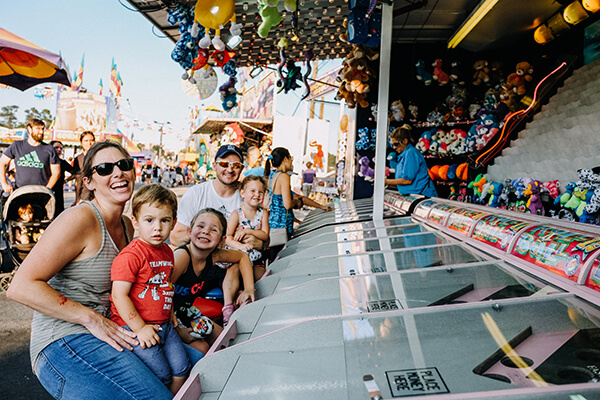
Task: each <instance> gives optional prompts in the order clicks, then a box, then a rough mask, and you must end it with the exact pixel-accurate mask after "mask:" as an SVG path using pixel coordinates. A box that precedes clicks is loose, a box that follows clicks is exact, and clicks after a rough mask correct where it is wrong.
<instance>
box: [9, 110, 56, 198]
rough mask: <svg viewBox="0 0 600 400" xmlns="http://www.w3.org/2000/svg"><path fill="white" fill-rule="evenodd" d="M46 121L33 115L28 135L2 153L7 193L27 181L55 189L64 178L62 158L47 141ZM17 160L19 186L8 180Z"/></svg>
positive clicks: (16, 176) (17, 182)
mask: <svg viewBox="0 0 600 400" xmlns="http://www.w3.org/2000/svg"><path fill="white" fill-rule="evenodd" d="M45 129H46V123H45V122H44V121H42V120H40V119H37V118H32V119H30V120H29V122H28V123H27V139H24V140H17V141H16V142H13V143H12V144H11V145H10V146H8V149H6V151H5V152H4V154H2V157H0V183H1V184H2V190H4V191H5V192H7V193H10V192H12V191H13V189H16V188H19V187H22V186H27V185H41V186H46V187H47V188H49V189H52V188H53V187H54V186H55V185H56V182H57V181H58V179H59V178H60V159H59V158H58V154H57V153H56V150H55V149H54V147H53V146H51V145H49V144H47V143H44V142H43V140H44V130H45ZM13 159H14V160H15V187H14V188H13V186H12V185H10V184H9V183H8V181H7V180H6V170H7V168H8V164H9V163H10V161H11V160H13Z"/></svg>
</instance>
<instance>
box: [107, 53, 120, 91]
mask: <svg viewBox="0 0 600 400" xmlns="http://www.w3.org/2000/svg"><path fill="white" fill-rule="evenodd" d="M117 85H118V84H117V64H115V59H114V58H113V60H112V67H111V69H110V84H109V86H108V88H109V91H110V95H111V96H116V95H117Z"/></svg>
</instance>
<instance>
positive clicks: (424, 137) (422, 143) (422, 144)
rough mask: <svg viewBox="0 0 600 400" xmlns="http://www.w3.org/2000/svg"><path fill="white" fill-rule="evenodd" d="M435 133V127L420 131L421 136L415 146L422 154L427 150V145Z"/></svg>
mask: <svg viewBox="0 0 600 400" xmlns="http://www.w3.org/2000/svg"><path fill="white" fill-rule="evenodd" d="M434 133H435V129H429V130H427V131H425V132H423V133H421V137H420V138H419V140H418V142H417V145H416V146H415V147H416V148H417V150H419V151H420V152H421V153H423V154H427V153H428V151H429V146H430V145H431V139H432V137H433V135H434Z"/></svg>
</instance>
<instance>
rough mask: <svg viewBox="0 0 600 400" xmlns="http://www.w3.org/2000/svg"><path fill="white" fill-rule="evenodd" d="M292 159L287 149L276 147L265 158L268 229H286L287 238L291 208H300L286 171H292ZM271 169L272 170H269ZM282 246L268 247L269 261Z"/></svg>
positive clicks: (291, 216) (289, 229) (300, 201)
mask: <svg viewBox="0 0 600 400" xmlns="http://www.w3.org/2000/svg"><path fill="white" fill-rule="evenodd" d="M293 161H294V158H293V157H292V156H291V155H290V152H289V150H288V149H286V148H284V147H276V148H275V149H273V151H272V152H271V155H270V156H268V157H267V163H266V165H265V177H267V178H268V179H269V195H268V196H265V202H264V204H263V205H264V207H265V208H266V209H268V210H269V229H276V228H286V230H287V234H288V237H289V236H290V235H291V234H292V232H293V231H294V212H293V210H292V209H293V208H301V207H302V200H301V199H300V198H294V197H293V195H292V188H291V186H290V176H289V175H288V174H287V172H288V171H293V169H294V166H293ZM271 168H274V169H273V170H271ZM283 246H284V245H279V246H271V247H269V256H268V259H269V261H271V262H272V261H273V260H275V258H276V257H277V254H279V252H280V251H281V249H282V248H283Z"/></svg>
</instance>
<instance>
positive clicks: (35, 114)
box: [23, 107, 54, 127]
mask: <svg viewBox="0 0 600 400" xmlns="http://www.w3.org/2000/svg"><path fill="white" fill-rule="evenodd" d="M31 118H37V119H41V120H42V121H44V122H46V127H49V126H50V124H51V123H52V120H53V119H54V117H53V116H52V113H51V112H50V110H48V109H45V108H44V109H43V110H42V111H38V109H37V108H35V107H31V108H30V109H28V110H25V123H24V124H23V126H26V125H27V121H29V120H30V119H31Z"/></svg>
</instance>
